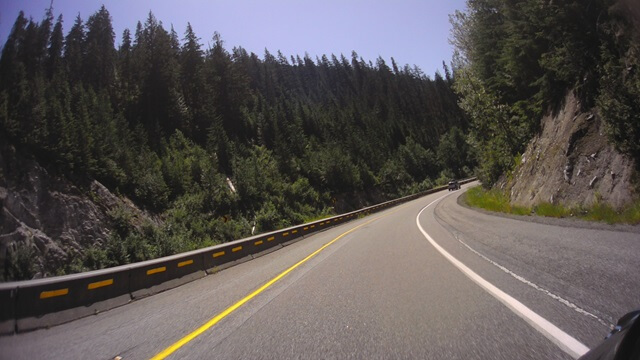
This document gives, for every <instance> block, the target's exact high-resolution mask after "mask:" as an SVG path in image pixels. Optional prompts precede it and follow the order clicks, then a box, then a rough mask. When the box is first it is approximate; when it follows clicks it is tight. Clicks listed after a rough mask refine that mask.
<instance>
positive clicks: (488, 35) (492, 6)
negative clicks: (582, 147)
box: [451, 0, 640, 185]
mask: <svg viewBox="0 0 640 360" xmlns="http://www.w3.org/2000/svg"><path fill="white" fill-rule="evenodd" d="M634 6H635V5H633V2H632V1H625V0H554V1H548V0H468V1H467V11H466V12H459V11H458V12H456V13H455V14H454V15H452V16H451V22H452V25H453V30H452V36H451V42H452V43H453V44H454V45H455V47H456V49H457V58H456V59H455V65H454V68H455V69H454V73H455V78H456V84H455V88H456V91H457V93H458V94H460V95H461V101H460V105H461V107H462V108H463V109H464V110H465V111H466V112H467V114H469V116H470V120H471V125H472V126H471V130H472V131H471V133H472V139H473V140H474V143H475V145H476V147H475V148H476V149H477V154H478V157H479V160H480V170H481V171H480V172H479V175H480V177H481V179H482V180H483V181H484V183H485V184H487V185H491V184H492V183H493V182H495V180H496V179H497V178H498V177H499V176H500V175H501V174H502V173H503V172H504V171H505V170H507V169H509V168H510V167H511V166H512V164H513V159H514V157H515V156H516V155H517V154H519V153H521V152H522V151H523V150H524V148H525V147H526V145H527V143H528V140H529V139H530V138H531V137H532V136H533V135H534V134H535V133H536V132H537V131H538V126H539V124H540V118H541V116H542V115H543V114H544V113H546V112H548V111H555V110H557V109H558V108H559V106H560V105H561V102H562V101H563V100H564V98H565V94H566V93H567V92H568V91H573V92H575V94H576V95H577V96H578V98H579V99H580V105H581V107H582V109H583V110H585V111H586V110H588V109H591V108H592V107H594V106H597V109H598V111H599V114H600V116H601V117H602V119H603V120H604V122H605V123H606V124H607V129H608V133H609V136H610V139H611V141H612V142H613V144H615V145H616V147H617V148H618V149H619V150H620V151H622V152H624V153H626V154H628V155H630V156H631V157H633V158H634V159H636V160H640V27H638V24H640V19H635V20H634V19H633V18H632V17H631V16H632V15H633V14H634V12H633V11H632V10H633V9H632V8H630V7H634ZM636 16H637V13H636ZM634 21H635V22H636V27H635V28H634V25H633V22H634ZM637 163H640V162H638V161H637Z"/></svg>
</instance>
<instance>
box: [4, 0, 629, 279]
mask: <svg viewBox="0 0 640 360" xmlns="http://www.w3.org/2000/svg"><path fill="white" fill-rule="evenodd" d="M484 2H491V1H484ZM527 3H529V2H527ZM496 16H498V15H496ZM67 27H68V30H67ZM180 31H181V32H180V33H178V31H177V30H176V29H174V28H173V27H169V28H167V27H166V26H164V25H163V24H162V23H161V22H159V21H158V20H157V19H156V18H155V17H154V15H153V14H152V13H149V15H148V17H147V19H146V20H144V21H143V22H138V23H137V24H135V27H134V28H132V30H129V29H126V30H124V32H123V33H122V37H121V39H122V40H121V42H120V43H119V44H116V43H115V34H114V29H113V26H112V18H111V16H110V14H109V12H108V10H107V9H106V8H105V7H104V6H103V7H102V8H100V9H99V10H98V11H96V12H95V13H94V14H93V15H91V16H89V17H88V18H86V19H83V18H81V17H80V16H78V17H77V18H75V19H63V18H62V16H58V17H56V16H55V15H54V11H53V9H52V8H50V9H49V10H47V11H46V12H45V14H44V16H43V18H42V19H40V20H34V19H31V18H29V19H28V18H26V17H25V15H24V14H23V13H20V14H18V16H17V19H16V20H15V23H14V25H13V28H12V31H11V33H10V34H9V37H8V39H7V41H6V43H5V44H4V46H3V48H2V56H1V58H0V137H1V138H2V141H7V142H8V143H10V144H11V146H14V147H16V148H17V149H19V152H20V153H21V154H24V155H28V156H31V157H32V158H34V159H36V160H37V161H38V162H39V163H40V164H41V165H42V166H45V167H46V168H47V170H48V171H49V172H50V173H52V174H55V175H56V176H61V177H64V178H66V179H68V180H69V181H71V182H73V183H75V184H77V185H78V186H80V187H82V186H83V184H86V180H87V179H95V180H97V181H99V182H100V183H102V184H103V185H104V186H106V187H107V188H108V189H109V190H110V191H111V192H113V193H115V194H118V195H119V196H121V197H126V198H128V199H131V200H132V201H133V202H134V203H135V204H136V205H137V206H138V207H139V208H141V209H143V210H144V211H145V212H147V213H149V214H152V215H153V218H155V219H157V221H150V220H141V219H138V218H136V217H135V216H133V214H132V213H131V212H130V211H129V210H127V209H126V208H122V209H112V210H111V211H110V217H111V219H112V224H111V225H110V226H111V229H110V230H111V231H110V233H111V235H110V237H109V239H108V240H107V241H106V242H105V243H96V244H94V246H93V247H92V248H88V249H85V250H84V251H82V252H80V253H78V254H76V255H75V256H72V257H71V258H70V259H69V260H68V262H66V263H64V264H60V265H59V266H60V267H59V268H58V269H55V271H53V270H51V269H45V270H46V271H45V274H49V275H53V274H64V273H70V272H78V271H85V270H90V269H97V268H104V267H109V266H114V265H119V264H125V263H130V262H136V261H141V260H146V259H151V258H155V257H160V256H165V255H170V254H174V253H178V252H182V251H187V250H192V249H196V248H201V247H204V246H209V245H213V244H216V243H221V242H225V241H230V240H233V239H238V238H241V237H244V236H248V235H250V234H251V232H252V229H253V231H255V232H256V233H259V232H264V231H268V230H273V229H277V228H281V227H285V226H289V225H293V224H298V223H302V222H305V221H308V220H310V219H315V218H320V217H323V216H328V215H330V214H333V213H336V212H338V211H346V210H350V208H352V207H354V206H356V205H354V204H358V206H361V205H362V204H366V203H371V202H374V201H381V200H385V199H390V198H394V197H397V196H401V195H405V194H409V193H414V192H417V191H421V190H425V189H428V188H431V187H433V186H434V185H436V184H443V183H446V182H447V181H448V180H450V179H451V178H461V177H466V176H469V175H471V174H472V172H473V168H474V167H475V165H476V160H475V158H474V157H473V156H472V153H473V152H472V151H471V150H470V147H469V145H468V144H467V132H468V129H469V122H468V120H467V119H468V118H467V116H466V115H465V114H464V113H463V111H462V110H461V109H460V108H459V107H458V105H457V103H458V101H459V99H458V96H459V95H458V94H456V93H455V92H454V90H453V86H454V83H456V80H457V79H454V75H453V74H452V71H450V70H449V69H448V67H447V66H446V65H445V64H444V63H443V72H444V75H441V74H440V73H436V74H435V75H434V76H433V77H431V76H427V75H425V74H424V73H423V72H422V71H421V70H420V69H419V68H417V67H416V66H409V65H404V66H402V65H399V64H397V63H396V62H395V61H394V60H393V58H392V61H391V64H388V63H387V62H385V60H383V58H381V57H380V58H378V59H376V60H375V62H372V61H367V60H365V59H363V58H361V57H359V56H358V54H357V53H356V52H353V53H351V54H348V55H347V56H345V55H342V54H341V55H322V56H319V57H315V58H312V57H311V56H310V55H308V54H304V56H301V55H285V54H282V53H281V52H280V51H276V52H275V53H271V52H269V51H268V50H266V49H265V51H264V54H261V55H260V56H259V55H257V54H255V53H249V52H247V51H246V50H245V49H243V48H242V47H235V48H233V49H227V48H225V44H224V41H223V40H222V37H221V35H220V34H218V33H215V34H210V35H211V37H208V38H206V40H202V39H201V38H199V37H198V36H197V35H196V34H195V32H194V30H193V29H192V27H191V25H188V26H187V28H186V29H180ZM487 41H489V39H487ZM204 44H208V45H207V46H205V45H204ZM486 46H488V47H491V46H492V44H487V45H486ZM532 46H533V45H532ZM498 48H499V47H498ZM587 65H588V64H587ZM587 65H584V66H583V68H584V67H586V66H587ZM486 68H487V69H493V68H495V67H494V66H493V64H487V66H486ZM535 69H538V68H537V67H536V68H535ZM603 71H604V70H603ZM453 73H454V74H455V72H453ZM455 76H457V75H455ZM567 76H568V75H567ZM507 85H508V84H502V83H497V84H496V85H495V86H503V87H504V86H507ZM518 94H519V93H518ZM526 94H530V91H529V92H526ZM530 95H531V96H533V95H535V94H530ZM522 111H523V114H524V112H527V111H528V112H527V114H529V113H531V111H532V110H531V109H528V108H523V109H522ZM537 111H539V109H538V110H537ZM527 129H528V128H527ZM527 131H529V130H527ZM525 134H527V135H528V134H529V132H525ZM520 138H522V136H521V137H520ZM520 138H514V140H515V139H518V140H520ZM637 143H638V142H636V143H635V144H636V145H637ZM7 176H9V175H7ZM353 199H359V200H358V201H354V200H353ZM254 227H255V229H254ZM26 258H27V259H28V258H29V254H27V255H26ZM31 270H33V271H35V270H34V269H31ZM40 270H42V269H40ZM29 271H30V270H27V271H23V272H22V273H21V274H22V275H21V276H22V277H23V278H29V277H30V276H31V275H32V274H31V273H30V272H29ZM18 277H20V276H18Z"/></svg>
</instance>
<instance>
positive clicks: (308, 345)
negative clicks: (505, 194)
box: [0, 191, 640, 359]
mask: <svg viewBox="0 0 640 360" xmlns="http://www.w3.org/2000/svg"><path fill="white" fill-rule="evenodd" d="M460 194H461V192H460V191H458V192H452V193H447V192H446V191H445V192H440V193H435V194H432V195H428V196H425V197H423V198H421V199H417V200H415V201H412V202H409V203H406V204H404V205H401V206H398V207H396V208H393V209H389V210H385V211H383V212H381V213H378V214H374V215H371V216H368V217H365V218H362V219H358V220H355V221H352V222H350V223H347V224H344V225H340V226H337V227H335V228H331V229H329V230H326V231H324V232H322V233H319V234H315V235H313V236H309V237H307V238H305V239H303V240H301V241H298V242H295V243H293V244H291V245H289V246H286V247H284V248H283V249H280V250H278V251H276V252H273V253H270V254H267V255H264V256H262V257H259V258H257V259H255V260H252V261H249V262H246V263H243V264H240V265H237V266H234V267H232V268H229V269H226V270H223V271H221V272H220V273H217V274H214V275H211V276H207V277H205V278H203V279H200V280H197V281H194V282H192V283H189V284H187V285H184V286H181V287H179V288H175V289H172V290H168V291H166V292H163V293H160V294H157V295H154V296H152V297H149V298H145V299H142V300H139V301H136V302H133V303H131V304H129V305H126V306H123V307H120V308H116V309H113V310H110V311H107V312H104V313H101V314H97V315H95V316H90V317H87V318H83V319H79V320H76V321H73V322H70V323H67V324H63V325H60V326H56V327H53V328H51V329H42V330H37V331H33V332H28V333H23V334H17V335H11V336H6V337H1V338H0V358H2V359H5V358H7V359H37V358H65V359H113V358H115V357H116V356H120V357H122V358H123V359H149V358H151V357H153V356H154V355H156V354H158V353H160V352H161V351H163V350H164V349H167V348H168V347H170V346H171V345H173V344H175V343H176V342H177V341H178V340H180V339H181V338H183V337H184V336H186V335H188V334H190V333H192V332H193V331H194V330H196V329H198V328H199V327H201V326H202V325H203V324H205V323H207V322H208V321H209V320H211V319H212V318H214V317H215V316H216V315H218V314H221V313H223V312H224V311H225V310H226V309H228V308H229V307H231V306H233V305H234V304H236V303H237V302H238V301H239V300H241V299H243V298H245V297H246V296H247V295H248V294H251V293H252V292H254V291H256V289H260V288H261V287H262V286H263V285H264V284H266V283H268V282H269V281H270V280H273V279H274V278H277V277H278V275H279V274H282V273H283V272H284V271H286V270H287V269H291V267H292V266H294V265H296V264H298V263H299V262H300V260H302V259H305V258H307V257H308V256H309V255H310V254H313V253H314V252H316V251H317V250H319V249H321V248H322V247H323V246H324V245H326V244H327V243H329V242H331V241H332V240H335V241H334V242H333V243H331V244H330V245H329V246H326V247H325V248H324V249H322V250H321V251H319V252H317V253H316V255H314V256H313V257H310V258H308V259H307V260H306V261H305V262H303V263H300V264H298V265H297V267H295V268H293V269H291V270H290V271H289V272H288V273H286V275H284V276H282V277H281V278H279V279H278V280H277V281H275V282H273V283H272V284H271V285H270V286H268V287H266V288H264V289H263V290H262V291H260V292H259V293H258V294H256V295H255V296H254V297H252V298H251V299H250V300H248V301H247V302H246V303H244V304H243V305H242V306H239V307H237V308H236V309H234V310H233V311H232V312H230V313H228V315H227V316H226V317H224V318H222V319H221V320H220V321H219V322H217V323H216V324H215V325H213V326H211V327H210V328H208V329H206V330H204V331H203V332H202V333H201V334H199V336H197V337H195V338H193V339H192V340H190V341H188V342H186V343H184V344H183V345H182V346H181V347H179V348H177V349H176V350H175V352H173V353H172V354H171V355H169V357H168V358H170V359H179V358H191V359H201V358H220V359H226V358H234V359H235V358H273V359H280V358H305V359H307V358H323V359H325V358H385V359H387V358H438V359H459V358H465V359H514V358H518V359H540V358H544V359H571V358H572V357H571V356H570V355H569V354H567V353H566V352H565V351H563V350H561V348H560V347H558V346H557V345H556V344H555V343H554V342H552V341H551V340H549V339H548V338H547V337H545V336H544V335H542V334H541V333H540V332H539V331H538V330H536V329H535V328H534V327H532V326H531V325H530V324H529V323H528V322H527V321H525V320H523V319H522V318H521V317H519V316H518V315H516V314H515V313H514V312H513V311H511V310H510V309H509V308H508V307H507V306H505V305H504V304H503V303H502V302H500V301H498V300H496V298H495V297H494V296H492V295H490V294H489V293H487V292H486V291H485V290H484V289H483V288H481V287H480V286H478V285H477V284H476V283H475V282H473V281H472V280H470V279H469V277H467V276H466V275H464V274H463V273H462V272H461V271H460V270H459V269H458V268H456V267H455V266H454V265H452V263H451V262H449V260H447V259H445V258H444V257H443V256H442V255H441V253H440V252H438V251H437V250H436V249H435V248H434V247H433V246H432V245H431V244H430V243H429V241H427V239H425V237H424V236H423V234H422V233H421V232H420V230H419V229H418V227H417V226H416V217H417V216H418V214H419V213H420V214H421V215H420V217H419V218H418V219H417V221H418V222H419V224H420V225H421V226H422V227H423V228H424V229H425V231H426V232H428V234H429V235H430V236H431V237H432V238H433V239H434V240H435V241H436V242H437V244H438V245H439V246H441V247H442V248H443V249H445V250H446V251H447V252H448V253H450V254H451V255H452V256H453V257H455V258H456V259H458V260H459V261H460V262H462V263H464V264H465V265H466V266H468V267H469V268H470V269H472V270H473V271H474V272H475V273H477V274H478V275H479V276H481V277H482V278H484V279H485V280H487V281H488V282H490V283H491V284H493V285H495V286H496V287H497V288H499V289H500V290H502V291H504V292H505V293H507V294H509V295H510V296H512V297H513V298H515V299H516V300H517V301H519V302H521V303H523V304H524V305H526V306H527V307H528V308H530V309H531V310H532V311H534V312H535V313H536V314H538V315H540V316H541V317H543V318H544V319H546V320H548V321H549V322H550V323H552V324H554V325H555V326H557V327H558V328H560V329H561V330H562V331H564V332H566V333H567V334H568V335H570V336H571V337H573V338H575V339H576V340H577V341H579V342H581V343H583V344H584V345H586V346H587V347H593V346H595V345H596V344H597V343H598V342H599V341H600V340H601V339H602V337H603V335H604V334H605V333H606V332H607V331H608V326H609V325H610V324H611V323H613V322H614V320H615V319H617V317H619V316H621V315H622V314H623V313H624V312H626V311H628V310H631V309H633V308H637V307H640V290H639V289H640V286H638V285H640V272H639V271H637V270H638V269H640V263H639V260H638V259H639V258H640V257H639V256H638V255H640V236H639V235H638V234H637V233H630V232H616V231H609V230H586V229H580V228H576V227H569V228H568V227H559V226H554V225H542V224H535V223H530V222H526V221H520V220H514V219H508V218H503V217H496V216H491V215H486V214H483V213H480V212H477V211H475V210H471V209H467V208H464V207H461V206H460V205H458V204H457V201H456V200H457V197H458V196H459V195H460ZM443 195H446V196H444V198H442V199H440V200H438V201H437V202H435V203H433V205H431V206H430V207H428V208H427V209H425V210H424V211H422V212H421V210H422V209H423V208H425V206H426V205H428V204H430V203H432V202H433V201H434V200H436V199H438V198H440V197H443ZM356 227H358V228H357V229H354V228H356ZM352 229H353V230H352ZM350 230H352V231H350ZM347 231H350V232H349V233H347V234H345V232H347ZM341 235H342V236H341ZM340 236H341V237H340ZM338 237H340V238H338ZM336 238H338V239H337V240H336Z"/></svg>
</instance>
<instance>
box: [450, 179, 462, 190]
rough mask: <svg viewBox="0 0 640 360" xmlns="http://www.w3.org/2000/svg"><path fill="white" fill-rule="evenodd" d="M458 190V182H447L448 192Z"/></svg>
mask: <svg viewBox="0 0 640 360" xmlns="http://www.w3.org/2000/svg"><path fill="white" fill-rule="evenodd" d="M453 190H460V183H459V182H458V180H451V181H449V191H453Z"/></svg>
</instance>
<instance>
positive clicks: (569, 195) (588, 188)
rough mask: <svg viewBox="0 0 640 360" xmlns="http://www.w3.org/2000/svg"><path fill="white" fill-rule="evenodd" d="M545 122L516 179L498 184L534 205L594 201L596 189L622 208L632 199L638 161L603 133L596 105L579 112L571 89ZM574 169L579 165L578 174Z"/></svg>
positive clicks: (518, 199)
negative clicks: (574, 172) (602, 134)
mask: <svg viewBox="0 0 640 360" xmlns="http://www.w3.org/2000/svg"><path fill="white" fill-rule="evenodd" d="M541 127H542V130H541V132H540V134H538V135H537V136H536V137H534V138H533V139H532V140H531V142H530V143H529V145H528V147H527V149H526V151H525V152H524V153H523V154H522V158H526V159H529V160H528V161H527V162H521V164H520V165H519V166H518V167H517V169H516V170H515V171H514V173H513V176H512V178H511V179H512V180H510V181H509V182H508V183H506V184H505V181H506V180H505V181H503V182H502V183H501V184H500V185H497V186H505V185H506V188H505V190H506V191H509V192H511V193H512V197H511V202H512V203H513V204H514V205H519V206H527V207H532V206H534V205H537V204H539V203H541V202H546V201H549V202H556V203H559V204H563V205H565V206H568V207H574V206H590V205H591V204H593V203H594V202H595V201H596V194H597V195H598V200H599V201H601V202H604V203H607V204H610V205H611V206H612V207H614V208H617V209H619V208H621V207H623V206H624V205H626V204H627V203H628V202H629V201H631V200H632V199H633V195H634V194H633V186H632V185H631V179H632V177H633V176H634V175H633V174H634V171H635V170H634V167H635V166H634V162H633V161H632V160H631V159H630V158H629V157H627V156H624V155H622V154H620V153H618V152H617V151H616V150H615V149H614V147H613V146H612V145H611V144H609V142H608V141H607V138H606V137H605V136H601V135H600V134H601V133H603V132H604V124H603V123H602V121H601V119H600V117H599V116H598V114H597V109H592V110H591V111H589V112H586V113H585V112H581V111H580V108H579V105H578V101H577V99H576V98H575V96H574V95H573V94H569V95H567V97H566V99H565V103H564V106H563V107H562V108H561V109H560V110H559V111H558V113H556V114H549V115H547V116H544V117H543V119H542V122H541ZM555 169H563V170H562V171H558V170H555ZM573 169H578V170H577V173H576V174H573ZM607 175H611V176H607ZM594 178H595V179H596V180H593V179H594Z"/></svg>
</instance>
